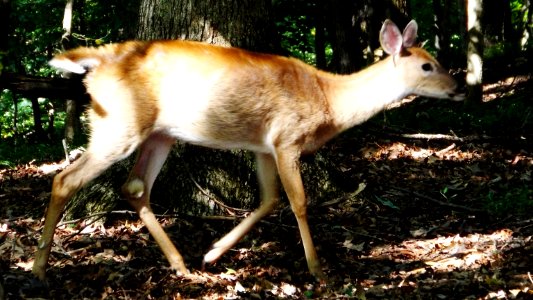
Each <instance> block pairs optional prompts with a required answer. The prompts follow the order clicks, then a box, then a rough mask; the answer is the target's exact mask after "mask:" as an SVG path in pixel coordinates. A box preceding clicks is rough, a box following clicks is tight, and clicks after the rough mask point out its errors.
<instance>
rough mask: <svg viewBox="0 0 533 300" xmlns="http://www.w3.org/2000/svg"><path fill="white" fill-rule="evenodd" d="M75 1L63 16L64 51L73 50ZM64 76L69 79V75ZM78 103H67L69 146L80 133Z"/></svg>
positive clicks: (66, 136) (70, 101) (62, 44)
mask: <svg viewBox="0 0 533 300" xmlns="http://www.w3.org/2000/svg"><path fill="white" fill-rule="evenodd" d="M73 6H74V0H67V1H66V4H65V12H64V14H63V35H62V36H61V46H62V47H63V50H68V49H70V48H72V41H71V34H72V9H73ZM64 76H67V77H68V74H65V75H64ZM76 108H77V104H76V101H75V100H73V99H67V100H66V101H65V139H66V141H67V145H70V144H72V142H73V141H74V139H75V137H76V135H78V134H79V132H80V130H79V129H80V121H79V120H80V113H79V111H78V109H76Z"/></svg>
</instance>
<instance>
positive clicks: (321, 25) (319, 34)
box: [313, 0, 327, 70]
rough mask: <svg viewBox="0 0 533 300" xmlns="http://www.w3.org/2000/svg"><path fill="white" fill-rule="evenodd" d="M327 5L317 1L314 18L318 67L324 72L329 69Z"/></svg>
mask: <svg viewBox="0 0 533 300" xmlns="http://www.w3.org/2000/svg"><path fill="white" fill-rule="evenodd" d="M325 8H326V5H325V3H324V1H320V0H319V1H317V3H316V5H315V7H314V11H313V18H314V21H315V55H316V62H315V63H316V67H317V68H319V69H322V70H325V69H326V68H327V61H326V20H325V18H324V13H323V12H324V9H325Z"/></svg>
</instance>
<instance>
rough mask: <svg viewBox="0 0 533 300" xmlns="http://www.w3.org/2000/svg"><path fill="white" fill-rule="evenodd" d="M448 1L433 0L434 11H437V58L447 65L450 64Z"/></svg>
mask: <svg viewBox="0 0 533 300" xmlns="http://www.w3.org/2000/svg"><path fill="white" fill-rule="evenodd" d="M449 7H450V4H449V3H448V2H446V3H444V4H442V2H441V0H433V11H434V12H435V48H436V49H437V60H438V61H439V62H440V63H441V64H443V65H444V66H445V67H448V66H449V65H450V35H449V33H450V24H449V22H448V18H449V14H448V11H449Z"/></svg>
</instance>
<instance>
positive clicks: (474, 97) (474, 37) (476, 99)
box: [466, 0, 484, 104]
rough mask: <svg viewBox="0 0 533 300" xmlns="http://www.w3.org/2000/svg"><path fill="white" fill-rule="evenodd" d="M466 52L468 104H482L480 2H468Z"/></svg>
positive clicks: (481, 10) (476, 0)
mask: <svg viewBox="0 0 533 300" xmlns="http://www.w3.org/2000/svg"><path fill="white" fill-rule="evenodd" d="M467 3H468V4H467V5H468V6H467V15H468V50H467V51H468V52H467V74H466V83H467V86H468V98H467V103H468V104H477V103H481V102H482V97H483V86H482V83H483V48H484V47H483V28H482V27H481V16H482V12H483V6H482V5H483V3H482V1H481V0H468V2H467Z"/></svg>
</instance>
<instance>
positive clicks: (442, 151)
mask: <svg viewBox="0 0 533 300" xmlns="http://www.w3.org/2000/svg"><path fill="white" fill-rule="evenodd" d="M453 148H455V143H453V144H451V145H450V146H448V147H446V148H444V149H441V150H439V151H437V152H435V155H437V156H441V155H443V154H444V153H446V152H448V151H450V150H452V149H453Z"/></svg>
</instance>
